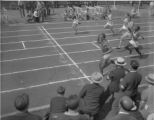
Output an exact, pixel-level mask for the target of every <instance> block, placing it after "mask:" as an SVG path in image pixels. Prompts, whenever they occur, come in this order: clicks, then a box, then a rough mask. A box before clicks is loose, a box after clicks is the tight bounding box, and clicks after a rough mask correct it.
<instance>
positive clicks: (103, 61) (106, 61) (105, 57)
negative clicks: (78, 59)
mask: <svg viewBox="0 0 154 120" xmlns="http://www.w3.org/2000/svg"><path fill="white" fill-rule="evenodd" d="M110 56H111V54H105V55H103V57H102V58H101V60H100V62H99V69H100V71H101V73H102V75H105V73H104V72H103V71H104V69H105V68H106V67H108V66H109V65H110V64H112V63H114V61H113V60H111V58H110Z"/></svg>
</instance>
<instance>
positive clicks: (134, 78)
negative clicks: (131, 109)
mask: <svg viewBox="0 0 154 120" xmlns="http://www.w3.org/2000/svg"><path fill="white" fill-rule="evenodd" d="M130 65H131V68H132V71H131V72H129V73H128V74H127V75H126V76H125V77H124V79H123V81H122V82H121V85H120V88H121V89H122V91H124V92H125V93H126V94H127V95H128V96H130V97H131V98H132V99H133V100H134V101H135V103H136V104H137V99H138V98H137V97H138V95H139V94H138V86H139V84H140V82H141V80H142V76H141V74H140V73H139V72H138V71H137V70H138V67H139V63H138V61H136V60H131V62H130Z"/></svg>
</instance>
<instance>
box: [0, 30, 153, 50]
mask: <svg viewBox="0 0 154 120" xmlns="http://www.w3.org/2000/svg"><path fill="white" fill-rule="evenodd" d="M153 31H154V30H152V31H141V32H144V33H146V32H153ZM106 35H107V36H108V35H111V34H106ZM90 36H91V37H92V36H97V35H88V36H78V37H90ZM148 37H154V36H147V37H145V38H148ZM66 38H77V37H64V38H57V40H59V39H66ZM46 40H48V41H50V40H49V39H45V41H46ZM115 40H119V39H115ZM40 41H41V40H40ZM42 41H44V40H42ZM109 41H114V39H113V40H109ZM23 42H26V41H23ZM34 42H35V41H34ZM82 43H83V44H84V43H88V42H82ZM82 43H74V44H73V43H72V44H62V45H61V46H69V45H75V44H82ZM8 44H9V43H8ZM46 47H51V45H49V46H42V47H33V48H27V49H26V50H30V49H39V48H46ZM53 47H56V45H53ZM20 50H23V49H15V50H5V51H0V52H12V51H20Z"/></svg>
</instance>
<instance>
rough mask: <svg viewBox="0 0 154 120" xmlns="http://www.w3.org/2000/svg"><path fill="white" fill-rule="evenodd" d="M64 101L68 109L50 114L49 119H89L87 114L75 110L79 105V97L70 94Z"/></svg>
mask: <svg viewBox="0 0 154 120" xmlns="http://www.w3.org/2000/svg"><path fill="white" fill-rule="evenodd" d="M66 103H67V107H68V111H66V112H64V113H54V114H50V118H49V120H89V117H88V116H87V115H80V114H79V112H78V110H77V109H78V106H79V97H78V96H77V95H70V96H69V97H68V99H67V101H66Z"/></svg>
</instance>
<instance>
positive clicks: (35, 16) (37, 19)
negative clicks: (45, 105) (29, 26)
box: [33, 9, 40, 23]
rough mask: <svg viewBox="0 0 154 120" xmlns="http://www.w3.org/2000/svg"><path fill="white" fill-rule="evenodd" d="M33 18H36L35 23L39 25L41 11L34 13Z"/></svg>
mask: <svg viewBox="0 0 154 120" xmlns="http://www.w3.org/2000/svg"><path fill="white" fill-rule="evenodd" d="M33 16H34V21H35V22H37V23H39V22H40V17H39V11H38V10H37V9H36V10H35V11H34V14H33Z"/></svg>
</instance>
